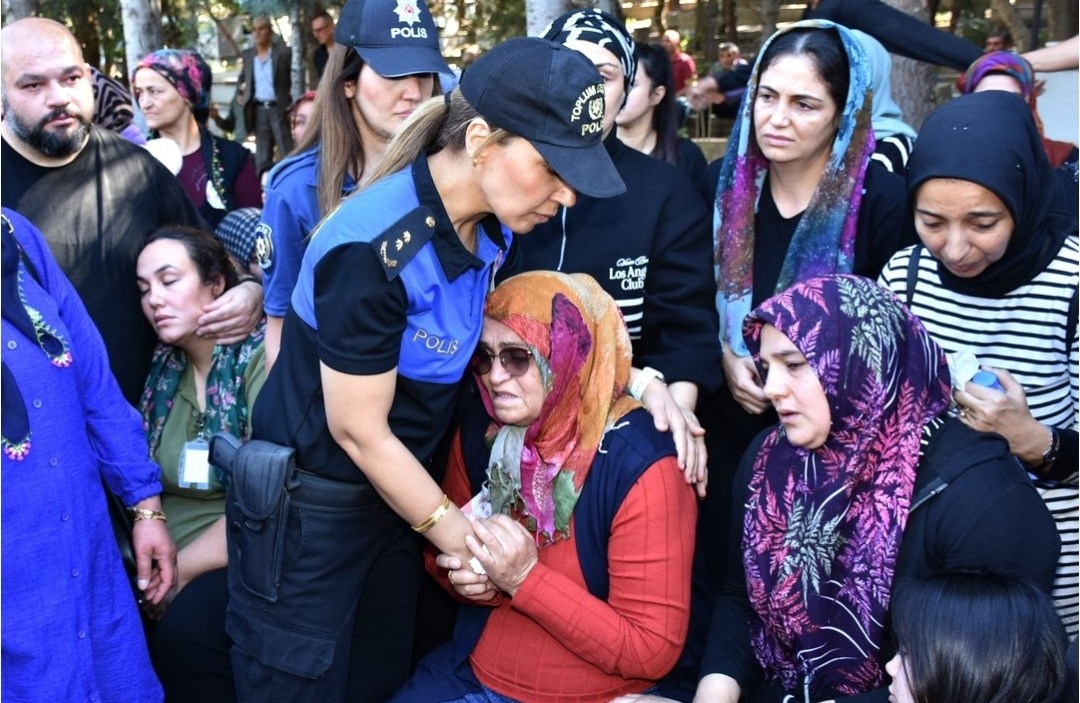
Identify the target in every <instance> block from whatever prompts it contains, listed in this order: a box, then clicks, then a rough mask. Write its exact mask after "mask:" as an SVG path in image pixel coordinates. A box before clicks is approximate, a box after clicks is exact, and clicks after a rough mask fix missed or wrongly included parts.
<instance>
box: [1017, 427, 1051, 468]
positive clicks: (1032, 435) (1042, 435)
mask: <svg viewBox="0 0 1080 703" xmlns="http://www.w3.org/2000/svg"><path fill="white" fill-rule="evenodd" d="M1053 441H1054V433H1053V431H1052V430H1051V429H1050V428H1049V427H1047V426H1046V425H1044V424H1042V423H1041V422H1038V421H1037V420H1034V419H1032V421H1031V423H1030V424H1029V425H1028V426H1026V427H1025V428H1024V429H1023V431H1022V432H1018V433H1017V434H1016V436H1015V437H1014V438H1010V439H1009V451H1010V452H1011V453H1012V454H1013V456H1015V457H1016V458H1017V459H1019V460H1020V461H1021V462H1022V463H1023V464H1024V465H1025V468H1029V469H1030V468H1035V467H1038V466H1040V465H1042V463H1043V455H1044V454H1045V453H1046V452H1047V450H1049V449H1050V445H1051V444H1052V443H1053Z"/></svg>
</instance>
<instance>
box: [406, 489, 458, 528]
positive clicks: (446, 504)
mask: <svg viewBox="0 0 1080 703" xmlns="http://www.w3.org/2000/svg"><path fill="white" fill-rule="evenodd" d="M448 512H450V498H449V497H447V495H446V494H445V493H443V497H442V502H441V503H439V507H437V508H435V512H433V513H431V515H428V517H427V519H426V520H424V521H423V522H418V523H416V524H415V525H413V526H412V529H413V532H416V533H417V534H421V535H422V534H424V533H425V532H427V531H428V530H430V529H431V528H432V527H435V525H437V524H439V520H442V519H443V518H444V517H446V514H447V513H448Z"/></svg>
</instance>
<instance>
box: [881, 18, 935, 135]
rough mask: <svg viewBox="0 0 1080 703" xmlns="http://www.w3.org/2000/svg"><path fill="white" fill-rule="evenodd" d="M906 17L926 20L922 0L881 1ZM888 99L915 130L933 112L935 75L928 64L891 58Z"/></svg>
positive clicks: (895, 57)
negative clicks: (893, 101) (891, 99)
mask: <svg viewBox="0 0 1080 703" xmlns="http://www.w3.org/2000/svg"><path fill="white" fill-rule="evenodd" d="M884 2H885V4H887V5H891V6H892V7H895V8H896V9H898V10H901V11H903V12H906V13H907V14H909V15H912V16H914V17H917V18H919V19H921V20H924V21H925V20H926V18H927V14H926V6H925V5H924V4H923V0H884ZM892 61H893V67H892V97H893V100H895V101H896V104H897V105H899V106H900V110H901V111H902V112H903V113H904V121H905V122H907V123H908V124H909V125H911V126H912V127H914V128H915V129H916V130H918V129H919V125H921V124H922V122H923V120H924V119H926V116H927V115H929V114H930V111H931V110H933V109H934V86H935V85H936V83H937V78H936V74H935V73H934V69H933V67H932V66H930V64H925V63H922V62H920V61H915V60H913V59H905V58H903V57H901V56H897V55H895V54H893V56H892Z"/></svg>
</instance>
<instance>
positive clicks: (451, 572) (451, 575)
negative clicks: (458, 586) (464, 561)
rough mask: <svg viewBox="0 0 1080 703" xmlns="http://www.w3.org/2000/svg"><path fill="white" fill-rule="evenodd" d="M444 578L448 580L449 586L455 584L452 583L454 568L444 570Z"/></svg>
mask: <svg viewBox="0 0 1080 703" xmlns="http://www.w3.org/2000/svg"><path fill="white" fill-rule="evenodd" d="M446 580H447V581H449V582H450V585H451V586H453V585H455V584H454V570H453V569H450V570H449V571H447V572H446Z"/></svg>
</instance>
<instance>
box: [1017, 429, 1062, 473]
mask: <svg viewBox="0 0 1080 703" xmlns="http://www.w3.org/2000/svg"><path fill="white" fill-rule="evenodd" d="M1047 429H1048V430H1050V444H1049V445H1048V446H1047V447H1046V451H1044V452H1043V454H1042V459H1041V461H1040V462H1039V463H1038V464H1035V465H1032V464H1029V463H1027V462H1026V461H1024V460H1023V459H1021V460H1020V465H1021V466H1023V467H1024V469H1025V470H1027V471H1030V472H1032V473H1043V472H1045V471H1046V470H1047V469H1049V468H1050V467H1051V466H1052V465H1053V463H1054V462H1055V461H1057V458H1058V451H1059V450H1060V449H1061V434H1060V433H1058V431H1057V428H1056V427H1047Z"/></svg>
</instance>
